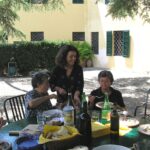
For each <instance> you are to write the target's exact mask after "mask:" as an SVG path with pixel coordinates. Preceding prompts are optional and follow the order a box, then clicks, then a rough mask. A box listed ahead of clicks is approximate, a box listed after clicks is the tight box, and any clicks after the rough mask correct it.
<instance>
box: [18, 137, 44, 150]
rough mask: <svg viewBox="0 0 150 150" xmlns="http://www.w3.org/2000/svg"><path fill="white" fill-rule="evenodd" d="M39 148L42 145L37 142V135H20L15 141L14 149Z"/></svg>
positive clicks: (28, 149)
mask: <svg viewBox="0 0 150 150" xmlns="http://www.w3.org/2000/svg"><path fill="white" fill-rule="evenodd" d="M41 148H42V145H40V144H38V137H37V136H21V137H19V138H17V139H16V141H15V149H16V150H36V149H41Z"/></svg>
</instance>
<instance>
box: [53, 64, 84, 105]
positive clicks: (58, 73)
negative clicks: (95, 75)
mask: <svg viewBox="0 0 150 150" xmlns="http://www.w3.org/2000/svg"><path fill="white" fill-rule="evenodd" d="M56 86H58V87H61V88H63V89H65V90H66V92H68V91H71V93H72V95H74V93H75V91H77V90H78V91H80V93H81V94H82V92H83V86H84V80H83V70H82V67H81V66H79V65H76V66H74V67H73V70H72V72H71V75H70V76H69V77H68V76H67V74H66V69H64V68H62V67H60V66H56V67H55V68H54V70H53V72H52V75H51V78H50V87H51V90H52V91H55V90H54V89H55V87H56ZM57 95H58V99H57V101H58V103H63V102H64V101H66V100H67V94H66V95H60V94H59V93H58V92H57Z"/></svg>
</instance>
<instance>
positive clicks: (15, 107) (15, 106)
mask: <svg viewBox="0 0 150 150" xmlns="http://www.w3.org/2000/svg"><path fill="white" fill-rule="evenodd" d="M24 97H25V95H18V96H15V97H10V98H8V99H6V100H5V101H4V112H5V115H6V119H7V122H8V123H11V122H15V121H18V120H21V119H24V118H25V99H24Z"/></svg>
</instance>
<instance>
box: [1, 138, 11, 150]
mask: <svg viewBox="0 0 150 150" xmlns="http://www.w3.org/2000/svg"><path fill="white" fill-rule="evenodd" d="M10 148H11V144H10V143H8V142H7V141H4V140H0V150H9V149H10Z"/></svg>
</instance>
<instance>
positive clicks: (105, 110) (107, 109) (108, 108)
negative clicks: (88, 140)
mask: <svg viewBox="0 0 150 150" xmlns="http://www.w3.org/2000/svg"><path fill="white" fill-rule="evenodd" d="M110 113H111V106H110V103H109V98H108V93H105V99H104V105H103V108H102V119H104V120H107V121H109V120H110Z"/></svg>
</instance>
